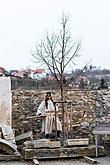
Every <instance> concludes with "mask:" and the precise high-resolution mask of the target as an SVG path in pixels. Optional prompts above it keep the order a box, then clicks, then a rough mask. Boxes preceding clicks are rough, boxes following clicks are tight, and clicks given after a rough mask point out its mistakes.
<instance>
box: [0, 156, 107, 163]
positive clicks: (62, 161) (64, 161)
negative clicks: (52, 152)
mask: <svg viewBox="0 0 110 165" xmlns="http://www.w3.org/2000/svg"><path fill="white" fill-rule="evenodd" d="M96 160H98V161H99V162H100V165H110V157H101V158H97V159H96ZM0 165H32V162H30V161H29V162H24V161H23V162H21V161H9V162H5V161H0ZM39 165H90V164H89V163H86V162H84V160H54V161H52V160H51V161H39Z"/></svg>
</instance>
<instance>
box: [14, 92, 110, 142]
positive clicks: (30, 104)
mask: <svg viewBox="0 0 110 165" xmlns="http://www.w3.org/2000/svg"><path fill="white" fill-rule="evenodd" d="M45 94H46V91H33V90H28V91H27V90H24V91H23V90H13V91H12V125H13V128H14V129H15V135H20V134H22V133H26V132H28V131H30V130H32V131H33V135H34V138H35V139H36V138H39V137H40V136H41V134H40V128H41V120H40V119H27V117H29V116H35V115H36V110H37V107H38V105H39V103H40V102H41V101H42V100H43V99H44V98H45ZM53 96H54V100H55V101H60V93H59V91H53ZM64 98H65V101H66V102H72V104H71V109H72V125H73V128H74V130H75V129H76V131H77V125H78V124H79V126H80V127H78V129H79V130H82V129H83V128H84V129H86V128H88V127H89V131H90V128H91V127H92V126H94V125H95V124H96V122H110V91H109V90H99V91H97V90H95V91H86V90H83V91H80V90H69V91H65V93H64ZM58 108H59V110H61V104H60V103H59V104H58ZM68 110H70V105H69V103H68V105H65V111H68ZM77 136H78V134H77Z"/></svg>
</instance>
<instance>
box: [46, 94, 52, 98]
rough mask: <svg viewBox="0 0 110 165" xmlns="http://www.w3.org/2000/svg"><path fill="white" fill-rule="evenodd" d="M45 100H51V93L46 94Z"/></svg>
mask: <svg viewBox="0 0 110 165" xmlns="http://www.w3.org/2000/svg"><path fill="white" fill-rule="evenodd" d="M46 99H48V100H51V99H52V95H51V92H47V94H46Z"/></svg>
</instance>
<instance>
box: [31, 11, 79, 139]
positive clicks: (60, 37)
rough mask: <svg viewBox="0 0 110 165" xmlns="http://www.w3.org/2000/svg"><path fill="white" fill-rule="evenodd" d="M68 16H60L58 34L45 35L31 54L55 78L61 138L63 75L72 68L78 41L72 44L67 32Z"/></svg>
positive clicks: (76, 55) (77, 52) (77, 53)
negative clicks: (60, 105) (58, 90)
mask: <svg viewBox="0 0 110 165" xmlns="http://www.w3.org/2000/svg"><path fill="white" fill-rule="evenodd" d="M68 23H69V16H68V15H66V14H63V15H62V18H61V24H60V25H61V29H60V32H59V34H57V33H53V34H52V35H49V34H48V33H47V34H46V35H45V37H44V39H42V40H41V41H40V42H38V44H37V45H36V46H35V51H34V52H33V53H32V56H33V57H34V60H35V62H36V63H37V64H41V65H42V67H43V66H44V67H47V68H48V69H49V70H50V72H51V74H52V75H53V76H54V77H55V78H56V80H57V82H58V84H59V86H60V90H61V102H62V114H63V137H64V104H63V102H64V79H65V78H64V73H65V71H67V70H66V69H67V67H68V66H69V67H71V66H72V68H73V65H75V58H76V57H78V56H79V50H80V46H81V42H80V41H76V42H73V41H72V38H71V34H70V31H69V26H68Z"/></svg>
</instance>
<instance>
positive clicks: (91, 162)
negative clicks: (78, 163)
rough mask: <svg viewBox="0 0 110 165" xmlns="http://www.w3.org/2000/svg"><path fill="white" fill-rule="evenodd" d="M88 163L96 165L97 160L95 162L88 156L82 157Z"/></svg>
mask: <svg viewBox="0 0 110 165" xmlns="http://www.w3.org/2000/svg"><path fill="white" fill-rule="evenodd" d="M83 158H84V159H85V160H86V161H87V162H88V163H90V164H97V163H99V162H98V161H97V160H95V159H93V158H90V157H88V156H84V157H83Z"/></svg>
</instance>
